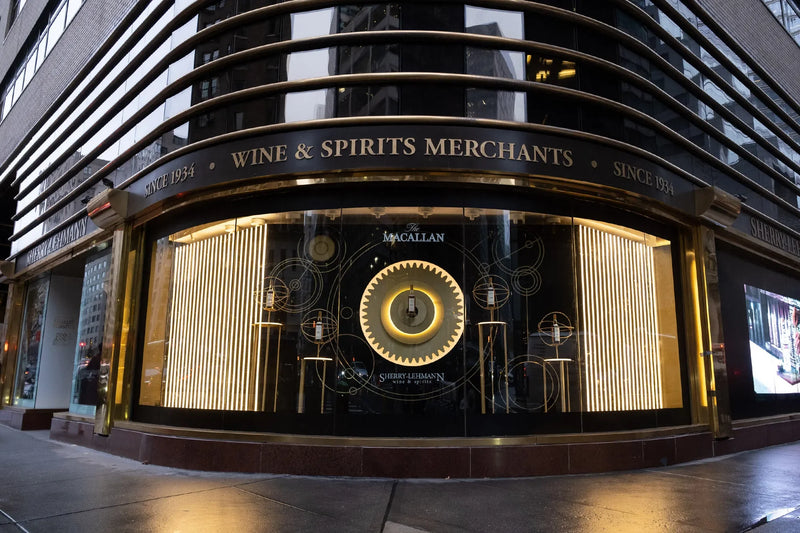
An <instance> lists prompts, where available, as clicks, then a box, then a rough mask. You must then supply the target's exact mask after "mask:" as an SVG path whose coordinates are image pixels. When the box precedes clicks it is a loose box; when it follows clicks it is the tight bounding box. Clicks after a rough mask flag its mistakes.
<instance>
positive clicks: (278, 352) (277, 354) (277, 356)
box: [267, 326, 282, 413]
mask: <svg viewBox="0 0 800 533" xmlns="http://www.w3.org/2000/svg"><path fill="white" fill-rule="evenodd" d="M281 329H282V328H281V327H280V326H278V348H277V350H276V351H275V394H273V396H272V412H273V413H277V412H278V377H279V376H280V373H281ZM267 331H269V330H267ZM268 338H269V337H268Z"/></svg>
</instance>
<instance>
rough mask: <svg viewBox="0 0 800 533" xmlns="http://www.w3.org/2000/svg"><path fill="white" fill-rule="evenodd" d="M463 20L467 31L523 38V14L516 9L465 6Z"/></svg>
mask: <svg viewBox="0 0 800 533" xmlns="http://www.w3.org/2000/svg"><path fill="white" fill-rule="evenodd" d="M464 22H465V26H466V29H467V32H468V33H480V34H483V35H497V36H498V37H508V38H509V39H522V38H523V16H522V13H520V12H517V11H503V10H500V9H485V8H482V7H474V6H465V7H464Z"/></svg>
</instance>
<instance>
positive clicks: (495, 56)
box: [465, 6, 526, 122]
mask: <svg viewBox="0 0 800 533" xmlns="http://www.w3.org/2000/svg"><path fill="white" fill-rule="evenodd" d="M465 21H466V31H467V32H468V33H476V34H480V35H490V36H495V37H509V38H514V39H522V37H523V24H522V13H516V12H507V11H499V10H495V9H482V8H475V7H471V6H467V7H466V8H465ZM465 53H466V70H467V74H473V75H476V76H491V77H494V78H508V79H515V80H521V79H524V77H525V54H523V53H522V52H511V51H507V50H492V49H484V48H472V47H468V48H467V49H466V52H465ZM466 99H467V116H468V117H475V118H494V119H500V120H513V121H518V122H524V121H525V118H526V117H525V94H524V93H521V92H511V91H498V90H492V89H468V90H467V93H466Z"/></svg>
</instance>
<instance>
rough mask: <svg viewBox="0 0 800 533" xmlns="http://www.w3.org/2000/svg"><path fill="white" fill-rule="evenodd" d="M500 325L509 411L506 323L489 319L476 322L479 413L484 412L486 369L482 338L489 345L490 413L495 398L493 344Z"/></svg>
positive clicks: (493, 406)
mask: <svg viewBox="0 0 800 533" xmlns="http://www.w3.org/2000/svg"><path fill="white" fill-rule="evenodd" d="M501 327H502V330H503V359H504V363H503V364H504V367H503V368H504V379H505V389H506V413H509V412H510V404H511V402H510V401H509V398H508V343H507V342H506V328H507V325H506V323H505V322H498V321H496V320H489V321H487V322H478V337H479V339H478V353H479V355H478V358H479V364H480V367H481V414H486V379H485V377H486V370H485V358H484V355H483V347H484V341H483V339H484V338H487V339H488V345H489V363H490V365H491V367H490V371H489V373H490V379H491V382H492V413H494V412H495V405H496V403H495V398H494V345H495V339H496V337H497V333H496V332H497V330H498V329H500V328H501ZM484 328H488V329H489V334H488V335H484V333H483V332H484Z"/></svg>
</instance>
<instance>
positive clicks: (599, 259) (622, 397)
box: [579, 225, 663, 411]
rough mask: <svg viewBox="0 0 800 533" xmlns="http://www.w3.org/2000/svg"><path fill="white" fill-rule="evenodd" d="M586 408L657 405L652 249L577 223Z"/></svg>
mask: <svg viewBox="0 0 800 533" xmlns="http://www.w3.org/2000/svg"><path fill="white" fill-rule="evenodd" d="M579 236H580V257H581V292H582V298H583V306H582V307H583V329H584V334H583V350H584V356H585V359H586V384H587V397H586V400H587V410H589V411H616V410H634V409H660V408H662V407H663V401H662V391H661V364H660V357H661V356H660V350H659V343H658V317H657V311H658V302H657V300H656V291H655V266H654V259H653V249H652V248H651V247H650V246H648V245H647V244H644V243H641V242H635V241H633V240H630V239H627V238H624V237H620V236H618V235H612V234H610V233H607V232H604V231H600V230H597V229H594V228H589V227H586V226H583V225H581V226H579Z"/></svg>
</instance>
